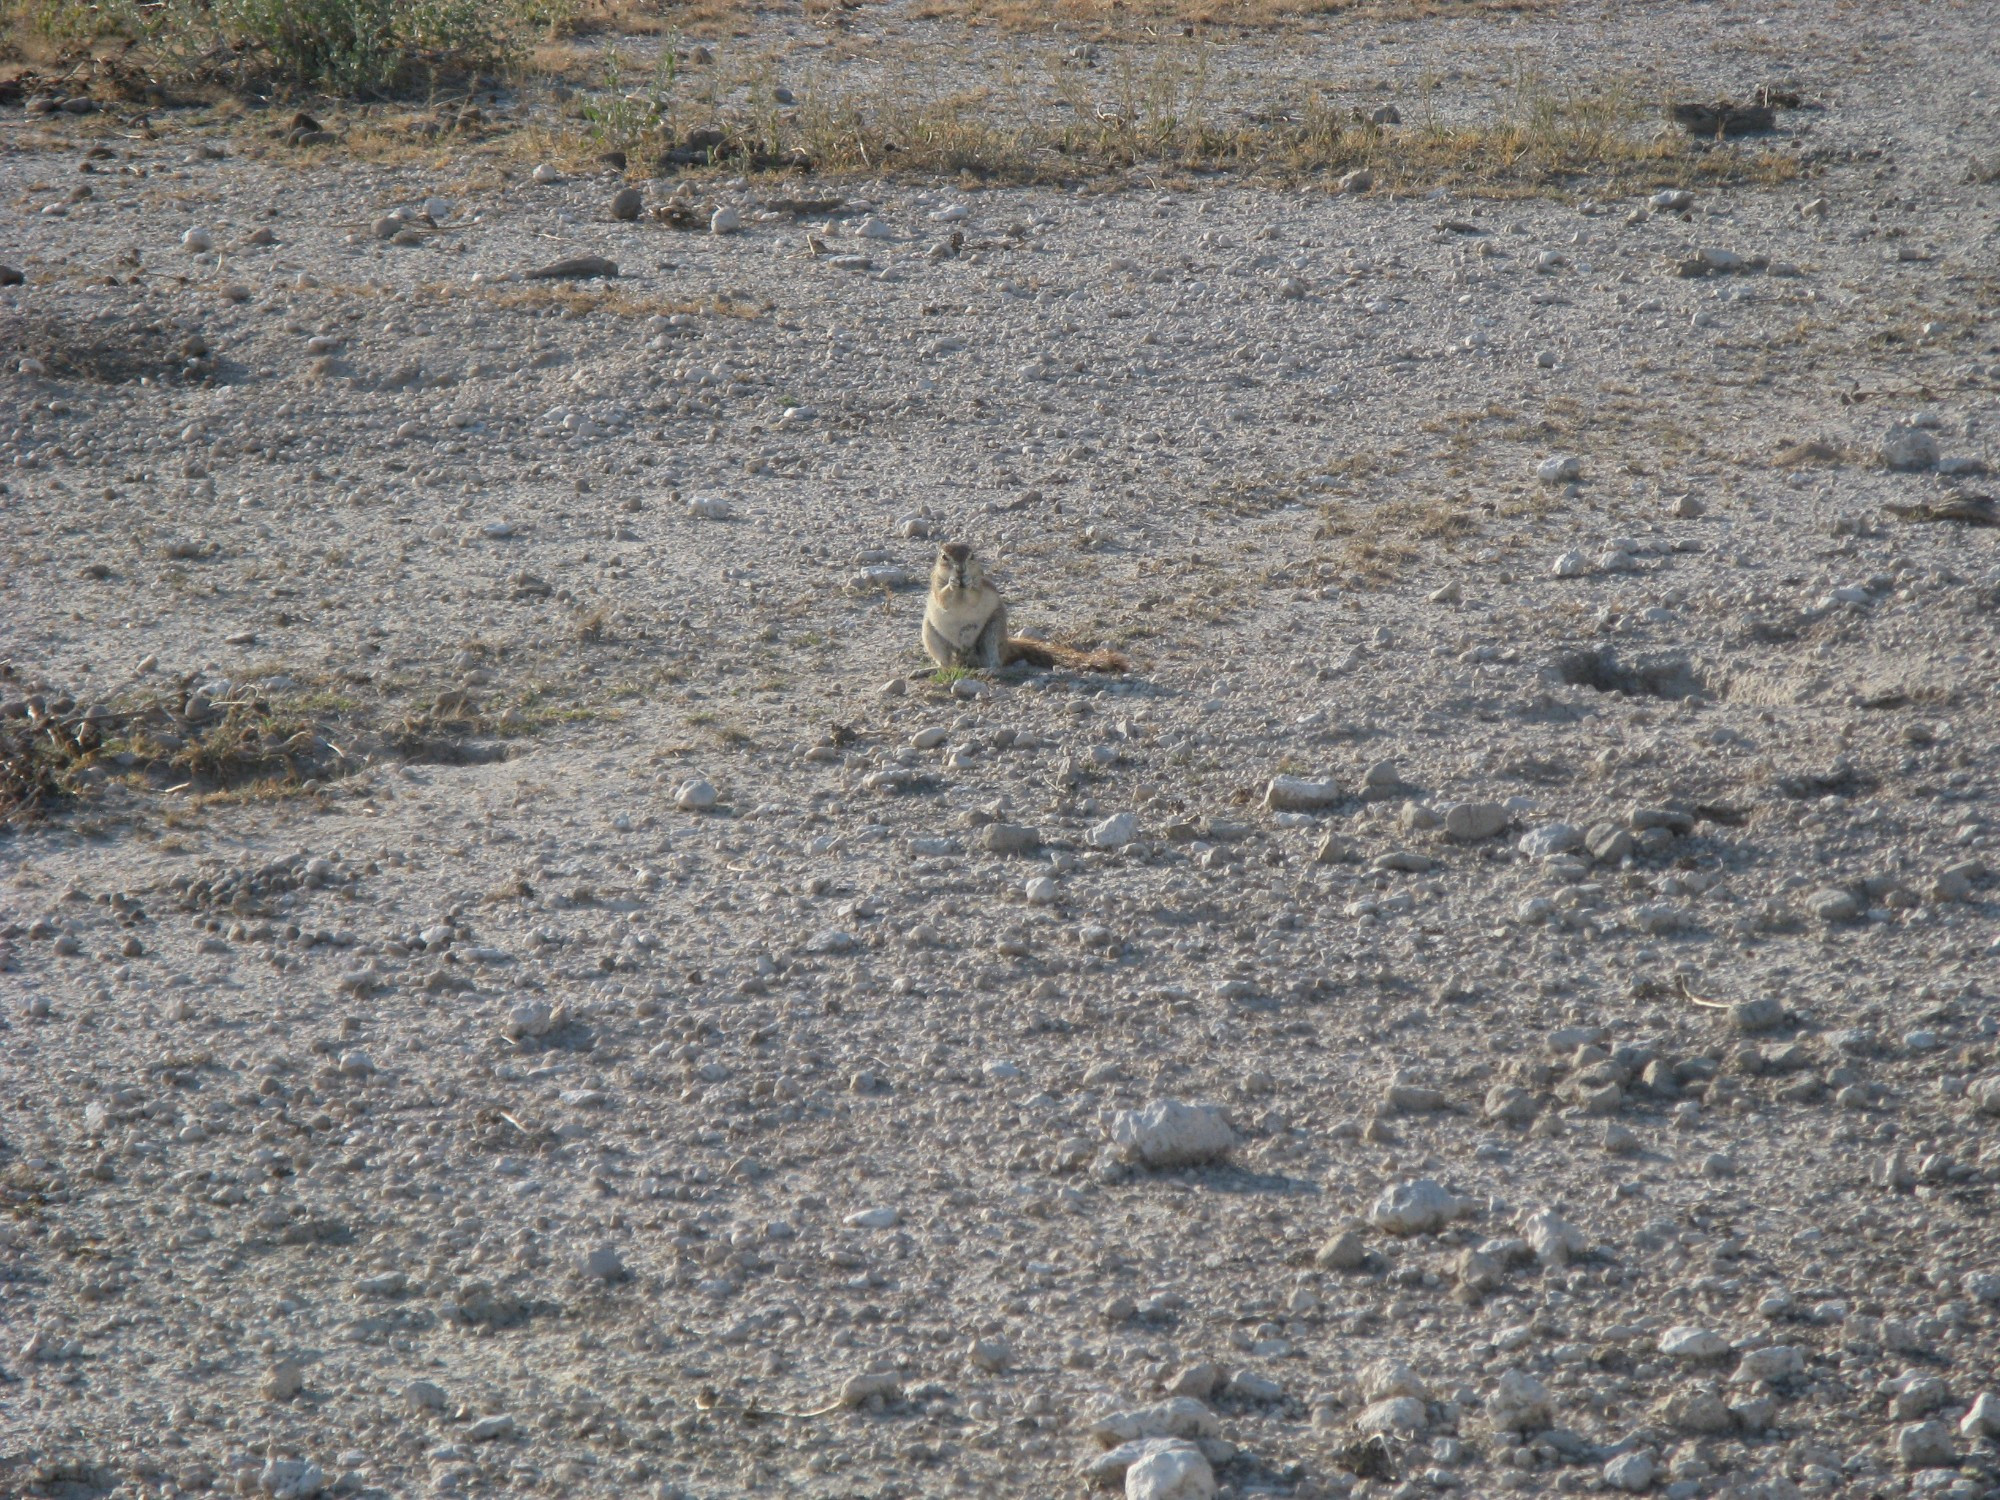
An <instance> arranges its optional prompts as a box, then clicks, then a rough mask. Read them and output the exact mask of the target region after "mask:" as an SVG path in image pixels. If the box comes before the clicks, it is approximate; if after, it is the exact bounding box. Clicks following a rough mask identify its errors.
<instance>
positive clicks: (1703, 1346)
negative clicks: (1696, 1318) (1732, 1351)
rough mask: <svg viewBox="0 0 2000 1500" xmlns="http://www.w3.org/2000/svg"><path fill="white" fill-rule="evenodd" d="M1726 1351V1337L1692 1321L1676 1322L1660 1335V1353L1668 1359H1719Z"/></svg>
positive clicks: (1727, 1343) (1727, 1348)
mask: <svg viewBox="0 0 2000 1500" xmlns="http://www.w3.org/2000/svg"><path fill="white" fill-rule="evenodd" d="M1728 1352H1729V1340H1728V1339H1726V1338H1724V1337H1723V1336H1722V1335H1721V1334H1719V1333H1717V1332H1715V1331H1714V1330H1713V1329H1709V1328H1697V1327H1695V1326H1694V1325H1693V1324H1692V1323H1679V1324H1676V1325H1675V1326H1674V1327H1672V1328H1669V1329H1668V1330H1667V1331H1666V1332H1665V1333H1663V1334H1661V1335H1660V1353H1662V1354H1664V1355H1666V1356H1667V1357H1668V1358H1669V1359H1696V1360H1699V1359H1720V1358H1721V1357H1722V1356H1723V1355H1725V1354H1727V1353H1728Z"/></svg>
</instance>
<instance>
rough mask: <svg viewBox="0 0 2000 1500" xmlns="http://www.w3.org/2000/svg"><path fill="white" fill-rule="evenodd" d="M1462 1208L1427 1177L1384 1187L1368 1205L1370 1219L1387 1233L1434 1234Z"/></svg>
mask: <svg viewBox="0 0 2000 1500" xmlns="http://www.w3.org/2000/svg"><path fill="white" fill-rule="evenodd" d="M1462 1211H1463V1209H1462V1206H1461V1205H1460V1203H1459V1201H1458V1199H1456V1198H1454V1197H1453V1196H1452V1195H1451V1194H1450V1193H1449V1192H1447V1191H1446V1190H1445V1189H1444V1188H1442V1187H1440V1186H1439V1185H1438V1184H1437V1183H1435V1182H1433V1181H1431V1179H1430V1178H1428V1177H1419V1178H1418V1179H1417V1180H1416V1181H1415V1182H1398V1183H1396V1184H1394V1185H1393V1186H1390V1187H1386V1188H1384V1189H1382V1192H1381V1195H1380V1196H1379V1197H1377V1198H1376V1200H1375V1201H1374V1202H1373V1203H1371V1204H1369V1205H1368V1222H1369V1223H1370V1224H1373V1225H1374V1226H1375V1227H1376V1228H1377V1229H1379V1230H1381V1231H1382V1232H1383V1233H1384V1234H1431V1233H1434V1232H1436V1231H1437V1230H1439V1229H1442V1228H1444V1226H1445V1225H1447V1224H1449V1223H1451V1222H1452V1221H1453V1220H1454V1219H1456V1218H1457V1217H1458V1216H1459V1214H1460V1213H1461V1212H1462Z"/></svg>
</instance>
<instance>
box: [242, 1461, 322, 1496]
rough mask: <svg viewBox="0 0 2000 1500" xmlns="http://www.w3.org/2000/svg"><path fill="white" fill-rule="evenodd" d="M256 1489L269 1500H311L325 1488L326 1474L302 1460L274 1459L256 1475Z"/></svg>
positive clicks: (316, 1466)
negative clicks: (269, 1498) (269, 1499)
mask: <svg viewBox="0 0 2000 1500" xmlns="http://www.w3.org/2000/svg"><path fill="white" fill-rule="evenodd" d="M257 1488H258V1489H260V1490H262V1491H263V1492H264V1493H265V1494H267V1495H269V1496H270V1497H271V1500H311V1497H312V1496H314V1495H317V1494H318V1493H319V1492H320V1491H321V1490H323V1489H325V1488H326V1474H325V1472H324V1471H323V1470H322V1469H321V1468H320V1466H319V1465H318V1464H315V1463H308V1462H307V1461H306V1460H305V1459H302V1458H274V1459H271V1460H270V1461H269V1462H267V1463H266V1464H265V1465H264V1467H263V1469H262V1470H261V1471H260V1472H259V1473H258V1475H257Z"/></svg>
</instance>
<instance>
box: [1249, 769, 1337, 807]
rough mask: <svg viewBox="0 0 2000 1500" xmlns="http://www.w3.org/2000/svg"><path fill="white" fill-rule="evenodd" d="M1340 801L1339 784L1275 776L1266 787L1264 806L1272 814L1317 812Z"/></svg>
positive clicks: (1296, 777) (1300, 777)
mask: <svg viewBox="0 0 2000 1500" xmlns="http://www.w3.org/2000/svg"><path fill="white" fill-rule="evenodd" d="M1339 800H1340V787H1339V785H1338V784H1336V783H1334V782H1331V781H1308V780H1307V779H1306V778H1305V777H1303V776H1273V777H1272V778H1271V780H1270V781H1269V783H1267V784H1266V786H1265V787H1264V806H1265V807H1266V808H1267V809H1268V810H1269V811H1271V812H1315V811H1317V810H1318V809H1320V808H1323V807H1331V806H1333V805H1334V803H1336V802H1338V801H1339Z"/></svg>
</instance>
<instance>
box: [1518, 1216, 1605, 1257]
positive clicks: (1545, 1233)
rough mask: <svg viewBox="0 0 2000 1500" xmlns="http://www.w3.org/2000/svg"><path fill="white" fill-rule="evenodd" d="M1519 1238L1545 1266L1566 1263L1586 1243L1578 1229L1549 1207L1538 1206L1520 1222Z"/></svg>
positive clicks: (1580, 1250)
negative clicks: (1526, 1243) (1524, 1241)
mask: <svg viewBox="0 0 2000 1500" xmlns="http://www.w3.org/2000/svg"><path fill="white" fill-rule="evenodd" d="M1521 1238H1522V1239H1524V1240H1526V1241H1527V1242H1528V1248H1529V1249H1531V1250H1533V1251H1534V1252H1535V1259H1536V1260H1538V1261H1540V1262H1541V1263H1542V1264H1543V1265H1545V1266H1562V1265H1567V1264H1569V1258H1570V1257H1571V1256H1572V1255H1581V1254H1582V1253H1583V1251H1584V1248H1585V1246H1586V1245H1587V1244H1588V1243H1589V1242H1588V1241H1587V1240H1585V1239H1584V1237H1583V1231H1582V1230H1581V1229H1578V1228H1577V1227H1576V1226H1575V1225H1574V1224H1571V1223H1570V1222H1568V1221H1567V1220H1566V1219H1563V1218H1562V1217H1560V1216H1559V1215H1558V1214H1557V1213H1556V1212H1555V1210H1554V1209H1549V1208H1541V1209H1537V1210H1535V1212H1533V1213H1531V1214H1529V1215H1528V1217H1527V1219H1526V1221H1525V1222H1524V1223H1523V1224H1522V1225H1521Z"/></svg>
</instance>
